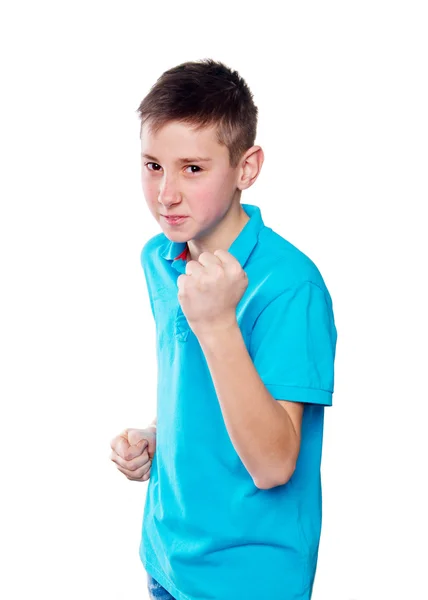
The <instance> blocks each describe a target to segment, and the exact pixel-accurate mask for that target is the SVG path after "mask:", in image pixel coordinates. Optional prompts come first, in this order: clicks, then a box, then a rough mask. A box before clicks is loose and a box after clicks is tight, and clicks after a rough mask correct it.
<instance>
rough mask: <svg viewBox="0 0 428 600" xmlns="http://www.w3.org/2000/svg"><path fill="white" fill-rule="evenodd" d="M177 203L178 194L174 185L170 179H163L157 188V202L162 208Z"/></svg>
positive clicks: (178, 199)
mask: <svg viewBox="0 0 428 600" xmlns="http://www.w3.org/2000/svg"><path fill="white" fill-rule="evenodd" d="M179 201H180V194H179V191H178V188H177V185H176V183H175V182H174V181H173V179H172V178H171V177H169V178H168V179H167V178H166V177H164V178H163V179H162V182H161V185H160V188H159V194H158V202H159V203H160V204H163V205H164V206H170V205H171V204H174V203H176V202H179Z"/></svg>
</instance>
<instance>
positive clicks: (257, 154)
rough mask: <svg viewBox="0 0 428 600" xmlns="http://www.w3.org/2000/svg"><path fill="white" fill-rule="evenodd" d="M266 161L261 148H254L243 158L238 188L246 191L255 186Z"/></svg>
mask: <svg viewBox="0 0 428 600" xmlns="http://www.w3.org/2000/svg"><path fill="white" fill-rule="evenodd" d="M264 159H265V156H264V153H263V150H262V148H261V146H252V147H251V148H249V149H248V150H247V151H246V152H245V154H244V156H243V157H242V158H241V168H240V170H239V179H238V182H237V185H236V187H237V188H239V189H240V190H245V189H247V188H249V187H250V186H252V185H253V183H254V182H255V180H256V179H257V177H258V176H259V173H260V171H261V168H262V165H263V161H264Z"/></svg>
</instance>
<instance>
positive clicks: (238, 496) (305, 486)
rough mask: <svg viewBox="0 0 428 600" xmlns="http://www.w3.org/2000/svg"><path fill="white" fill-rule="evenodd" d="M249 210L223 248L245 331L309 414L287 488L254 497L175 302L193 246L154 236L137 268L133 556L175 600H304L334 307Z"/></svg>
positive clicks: (301, 259) (276, 387)
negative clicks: (145, 439) (152, 372)
mask: <svg viewBox="0 0 428 600" xmlns="http://www.w3.org/2000/svg"><path fill="white" fill-rule="evenodd" d="M241 206H242V208H243V209H244V210H245V212H246V213H247V214H248V216H249V217H250V219H249V220H248V221H247V223H246V224H245V226H244V227H243V229H242V230H241V232H240V233H239V235H238V236H237V238H236V239H235V240H234V241H233V243H232V245H231V246H230V248H228V252H230V253H231V254H232V255H233V256H234V257H235V258H236V259H237V260H238V261H239V263H240V264H241V267H242V268H243V269H244V270H245V271H246V273H247V276H248V287H247V289H246V291H245V293H244V295H243V296H242V298H241V300H240V302H239V304H238V306H237V308H236V317H237V322H238V325H239V327H240V330H241V333H242V336H243V339H244V341H245V345H246V348H247V350H248V352H249V354H250V356H251V359H252V361H253V363H254V366H255V368H256V370H257V372H258V374H259V376H260V378H261V380H262V381H263V383H264V385H265V386H266V388H267V390H268V391H269V392H270V394H271V395H272V397H273V398H275V399H277V400H289V401H295V402H303V403H305V410H304V413H303V421H302V436H301V448H300V453H299V457H298V461H297V465H296V469H295V471H294V473H293V475H292V477H291V479H290V480H289V481H288V482H287V483H286V484H285V485H280V486H276V487H274V488H271V489H266V490H262V489H259V488H257V487H256V486H255V484H254V481H253V479H252V477H251V475H250V474H249V472H248V471H247V469H246V468H245V466H244V464H243V463H242V461H241V459H240V457H239V455H238V453H237V452H236V450H235V448H234V446H233V445H232V442H231V440H230V438H229V435H228V432H227V429H226V426H225V423H224V419H223V416H222V412H221V408H220V403H219V400H218V398H217V395H216V390H215V387H214V384H213V381H212V378H211V374H210V371H209V368H208V365H207V362H206V359H205V356H204V354H203V352H202V349H201V347H200V344H199V342H198V339H197V338H196V336H195V335H194V334H193V332H192V330H191V329H190V327H189V325H188V322H187V320H186V317H185V315H184V314H183V311H182V309H181V307H180V304H179V301H178V297H177V294H178V288H177V277H178V276H179V275H180V274H182V273H185V268H186V262H185V256H186V248H187V244H186V242H183V243H178V242H172V241H170V240H169V239H168V238H167V237H166V236H165V235H164V234H163V233H160V234H158V235H156V236H154V237H153V238H151V239H150V240H149V241H148V242H147V243H146V244H145V246H144V248H143V250H142V252H141V263H142V267H143V269H144V274H145V278H146V283H147V289H148V293H149V299H150V306H151V310H152V313H153V317H154V319H155V323H156V345H157V364H158V382H157V449H156V453H155V456H154V458H153V462H152V466H151V476H150V480H149V484H148V488H147V494H146V503H145V507H144V517H143V525H142V536H141V543H140V548H139V553H140V558H141V561H142V563H143V565H144V567H145V569H146V571H147V572H148V573H150V574H151V575H152V576H153V577H154V578H155V579H156V580H157V581H158V582H159V583H160V584H161V585H162V586H163V587H164V588H165V589H166V590H167V591H168V592H169V593H170V594H172V596H174V598H176V599H177V600H211V599H212V600H236V599H237V598H242V599H243V600H265V599H266V600H267V599H268V598H269V599H270V598H278V599H279V598H280V599H281V600H309V599H310V597H311V591H312V586H313V582H314V576H315V569H316V564H317V556H318V545H319V540H320V533H321V508H322V502H321V476H320V465H321V449H322V439H323V419H324V407H325V406H330V405H331V404H332V394H333V385H334V358H335V351H336V340H337V331H336V327H335V323H334V316H333V306H332V300H331V297H330V294H329V292H328V290H327V287H326V285H325V283H324V281H323V278H322V276H321V274H320V272H319V270H318V268H317V267H316V266H315V264H314V263H313V262H312V260H311V259H310V258H308V257H307V256H306V255H305V254H304V253H303V252H301V251H300V250H298V249H297V248H296V247H295V246H294V245H292V244H291V243H290V242H288V241H287V240H286V239H284V238H283V237H281V236H280V235H279V234H277V233H275V232H274V231H273V230H272V229H271V228H270V227H267V226H265V225H264V223H263V219H262V215H261V211H260V209H259V207H258V206H255V205H251V204H242V205H241Z"/></svg>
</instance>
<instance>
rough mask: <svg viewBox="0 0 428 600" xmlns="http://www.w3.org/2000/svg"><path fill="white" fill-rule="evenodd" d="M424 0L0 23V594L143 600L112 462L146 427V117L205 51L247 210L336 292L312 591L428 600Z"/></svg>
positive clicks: (52, 16)
mask: <svg viewBox="0 0 428 600" xmlns="http://www.w3.org/2000/svg"><path fill="white" fill-rule="evenodd" d="M424 4H425V3H424V2H411V1H409V0H407V1H406V2H404V1H403V2H394V1H389V2H386V1H385V2H379V1H374V0H370V1H366V0H364V1H362V0H360V1H359V2H343V1H336V2H332V1H325V2H298V3H297V2H284V3H276V2H268V1H266V0H265V1H264V2H248V3H244V2H224V3H219V2H214V3H181V2H175V3H173V2H136V1H135V0H134V1H131V0H129V1H127V2H112V1H106V0H104V1H103V2H100V1H99V2H96V1H93V0H92V1H91V0H85V1H84V2H83V1H77V0H73V2H58V1H56V2H46V1H39V2H19V1H15V2H13V3H9V6H7V7H5V8H2V9H1V14H0V23H1V25H0V46H1V47H0V50H1V63H2V64H1V89H2V91H1V93H0V102H1V110H0V125H1V135H0V144H1V156H0V159H1V163H0V164H1V166H0V169H1V190H0V194H1V196H0V197H1V215H0V244H1V248H0V250H1V255H0V256H1V280H0V285H1V296H0V302H1V310H0V319H1V330H0V343H1V361H0V372H1V378H0V385H1V390H0V393H1V421H0V426H1V442H2V451H1V455H2V493H1V505H2V506H1V523H0V525H1V535H0V539H1V553H2V556H1V565H2V567H1V570H2V576H1V580H0V595H1V597H2V598H7V599H8V600H12V599H23V598H36V597H37V598H38V597H40V598H44V599H46V600H47V599H49V600H50V599H52V600H53V599H55V600H56V599H58V598H61V599H62V600H66V599H73V600H74V599H75V598H82V599H84V600H86V599H92V598H102V599H103V600H116V599H117V600H120V599H122V598H142V599H144V598H147V592H146V576H145V572H144V570H143V567H142V565H141V563H140V560H139V556H138V546H139V542H140V533H141V522H142V514H143V506H144V500H145V495H146V489H147V483H136V482H130V481H128V480H127V479H126V477H125V476H124V475H123V474H122V473H120V472H119V471H118V470H117V469H116V467H115V465H114V463H112V462H111V461H110V458H109V456H110V440H111V439H112V438H113V437H114V436H115V435H117V434H118V433H119V432H120V431H121V430H122V429H123V428H125V427H145V426H146V425H147V424H148V423H149V422H150V421H151V420H152V419H153V417H154V416H155V402H156V400H155V390H156V362H155V345H154V342H155V340H154V324H153V322H152V315H151V312H150V306H149V301H148V296H147V291H146V287H145V282H144V276H143V271H142V268H141V266H140V262H139V261H140V251H141V248H142V246H143V245H144V243H145V242H146V241H147V240H148V239H149V237H151V236H153V235H155V234H157V233H159V231H160V229H159V227H158V225H157V223H156V222H155V220H154V219H153V217H152V216H151V215H150V213H149V211H148V208H147V206H146V204H145V201H144V197H143V195H142V191H141V186H140V159H139V120H138V116H137V113H136V110H137V108H138V105H139V103H140V101H141V100H142V98H143V97H144V95H145V94H146V93H147V92H148V91H149V89H150V87H151V85H152V84H153V83H154V82H155V81H156V79H157V78H158V77H159V76H160V75H161V74H162V73H163V72H164V71H165V70H166V69H168V68H170V67H173V66H175V65H177V64H179V63H180V62H184V61H186V60H198V59H201V58H207V57H211V58H214V59H217V60H222V61H223V62H225V63H226V64H227V65H228V66H230V67H232V68H234V69H236V70H238V71H239V73H240V74H241V75H242V76H243V77H244V78H245V80H246V81H247V83H248V85H249V86H250V88H251V90H252V92H253V94H254V100H255V103H256V105H257V106H258V108H259V113H260V118H259V128H258V135H257V139H256V143H258V144H260V145H261V146H262V147H263V149H264V151H265V164H264V166H263V169H262V172H261V175H260V177H259V179H258V180H257V182H256V183H255V185H254V186H253V187H252V188H250V189H249V190H247V191H245V192H244V193H243V196H242V201H243V202H245V203H250V204H251V203H254V204H257V205H259V206H260V207H261V210H262V216H263V219H264V221H265V224H267V225H268V226H271V227H273V228H274V229H275V230H276V231H277V232H278V233H280V234H281V235H282V236H283V237H285V238H287V239H288V240H289V241H291V242H292V243H293V244H295V245H297V246H298V247H299V248H300V249H301V250H302V251H303V252H305V253H306V254H307V255H308V256H309V257H310V258H311V259H312V260H313V261H314V262H315V263H316V265H317V266H318V268H319V269H320V271H321V273H322V275H323V277H324V279H325V282H326V284H327V287H328V289H329V291H330V293H331V296H332V299H333V307H334V312H335V319H336V326H337V329H338V344H337V355H336V365H335V366H336V375H335V393H334V397H333V402H334V406H333V408H330V409H327V411H326V423H325V444H324V452H323V469H322V473H323V498H324V518H323V532H322V537H321V546H320V552H319V563H318V571H317V576H316V583H315V589H314V594H313V600H393V599H394V600H395V599H397V600H410V599H411V600H413V599H416V598H417V599H418V600H419V599H423V598H428V584H427V580H426V560H427V553H426V540H427V533H428V531H427V518H426V511H427V506H428V498H427V493H426V491H425V489H426V488H425V485H426V479H427V477H426V474H427V467H426V458H427V446H426V429H427V427H426V418H427V417H426V416H427V388H426V378H427V352H426V339H427V333H428V331H427V321H426V306H427V286H426V275H427V266H426V258H427V244H426V237H427V221H426V220H425V219H426V218H425V219H423V218H422V214H423V211H424V210H425V208H426V204H427V200H428V194H427V166H428V145H427V139H428V127H427V125H428V123H427V107H428V93H427V56H428V54H427V53H428V47H427V35H426V32H427V25H428V23H427V18H426V15H425V14H424V10H423V9H424V8H425V6H424ZM219 484H221V482H219ZM424 488H425V489H424ZM219 600H221V599H219ZM244 600H245V599H244ZM261 600H265V599H261ZM266 600H267V599H266Z"/></svg>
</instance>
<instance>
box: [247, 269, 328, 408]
mask: <svg viewBox="0 0 428 600" xmlns="http://www.w3.org/2000/svg"><path fill="white" fill-rule="evenodd" d="M336 341H337V331H336V327H335V323H334V315H333V307H332V302H331V298H330V296H329V294H328V291H327V292H326V291H324V290H323V289H321V288H320V287H319V286H318V285H316V284H314V283H312V282H310V281H305V282H303V283H301V284H299V285H298V286H295V287H293V288H290V289H288V290H287V291H285V292H283V293H282V294H280V295H279V296H278V297H277V298H275V299H274V300H272V301H271V302H270V303H269V304H268V305H267V306H266V307H265V308H264V309H263V311H262V312H261V313H260V315H259V316H258V318H257V320H256V322H255V324H254V327H253V330H252V333H251V340H250V346H249V353H250V355H251V358H252V360H253V363H254V366H255V368H256V370H257V372H258V374H259V376H260V378H261V379H262V381H263V383H264V384H265V386H266V388H267V389H268V391H269V392H270V394H271V395H272V396H273V397H274V398H275V399H277V400H290V401H295V402H308V403H313V404H322V405H325V406H331V405H332V394H333V391H334V358H335V353H336Z"/></svg>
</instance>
